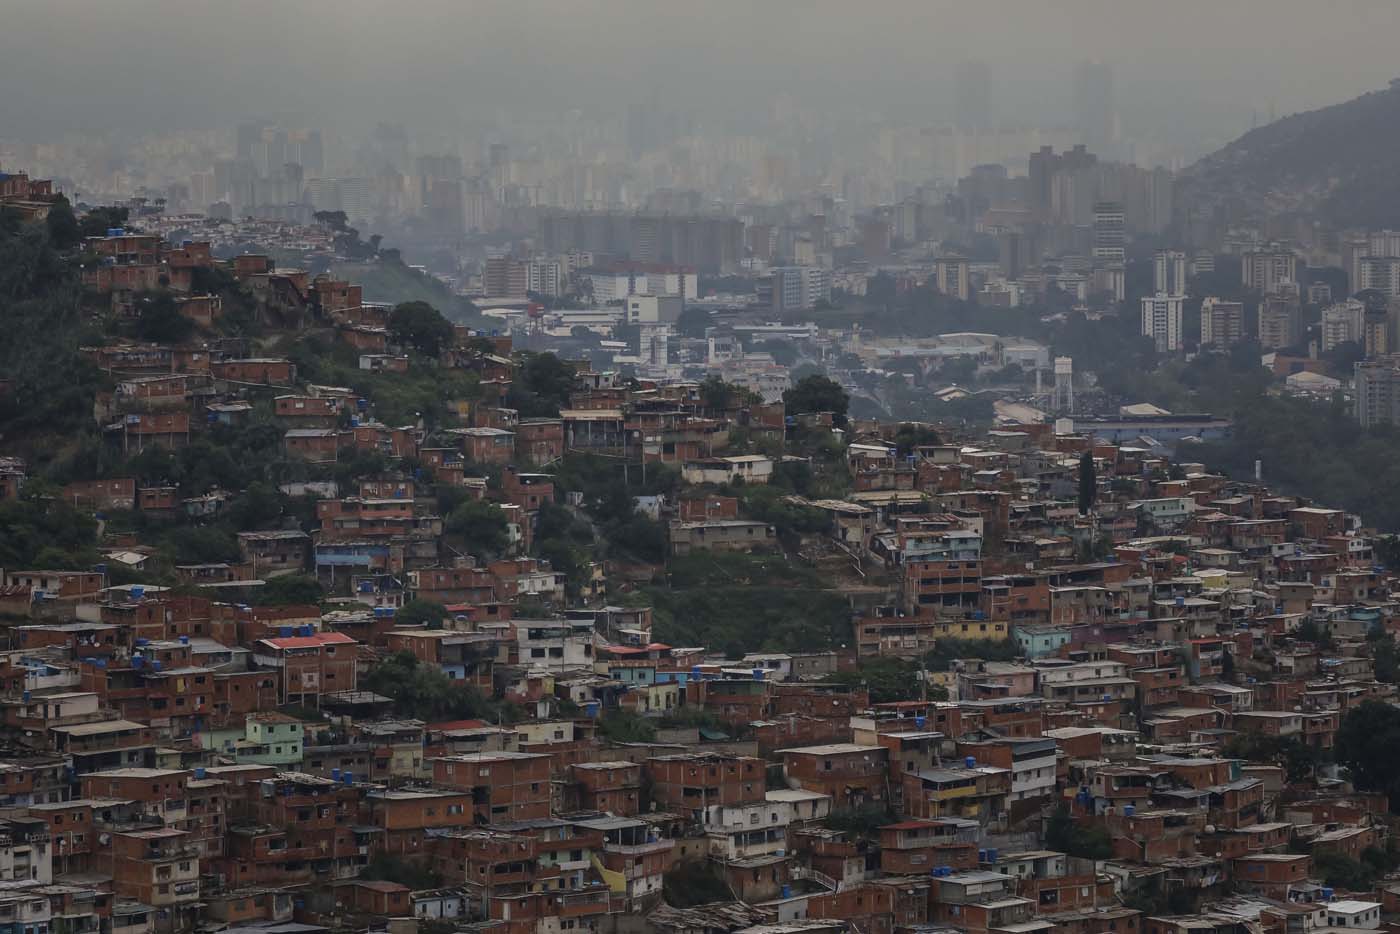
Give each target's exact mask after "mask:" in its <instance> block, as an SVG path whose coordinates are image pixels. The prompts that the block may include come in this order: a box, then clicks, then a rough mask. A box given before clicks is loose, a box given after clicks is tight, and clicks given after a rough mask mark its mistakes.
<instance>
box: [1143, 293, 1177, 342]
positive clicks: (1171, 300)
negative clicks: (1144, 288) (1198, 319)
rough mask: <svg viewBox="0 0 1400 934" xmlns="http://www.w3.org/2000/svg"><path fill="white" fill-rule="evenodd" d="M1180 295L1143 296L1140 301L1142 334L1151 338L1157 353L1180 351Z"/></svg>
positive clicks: (1158, 294)
mask: <svg viewBox="0 0 1400 934" xmlns="http://www.w3.org/2000/svg"><path fill="white" fill-rule="evenodd" d="M1184 301H1185V299H1184V298H1183V297H1182V296H1180V295H1167V294H1166V293H1165V292H1158V293H1157V294H1156V295H1145V296H1143V299H1142V334H1143V336H1144V337H1150V338H1152V342H1153V343H1154V344H1156V345H1157V352H1158V353H1173V352H1175V351H1178V350H1180V349H1181V306H1182V304H1183V302H1184Z"/></svg>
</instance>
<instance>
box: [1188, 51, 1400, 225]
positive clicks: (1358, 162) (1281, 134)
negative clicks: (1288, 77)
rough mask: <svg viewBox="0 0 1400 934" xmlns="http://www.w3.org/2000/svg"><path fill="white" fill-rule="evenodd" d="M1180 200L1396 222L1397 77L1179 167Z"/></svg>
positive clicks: (1399, 169) (1250, 210)
mask: <svg viewBox="0 0 1400 934" xmlns="http://www.w3.org/2000/svg"><path fill="white" fill-rule="evenodd" d="M1181 191H1182V196H1183V198H1184V199H1185V203H1186V204H1187V206H1188V207H1190V208H1193V209H1197V210H1202V209H1203V210H1210V209H1213V208H1216V207H1219V206H1222V205H1229V207H1230V210H1231V213H1232V215H1234V216H1238V212H1239V210H1240V209H1243V212H1244V214H1245V215H1258V214H1278V213H1287V212H1294V211H1296V212H1300V213H1311V214H1314V215H1316V216H1317V217H1319V218H1320V219H1322V220H1323V221H1326V222H1330V223H1332V224H1336V225H1341V226H1357V227H1378V228H1379V227H1396V226H1400V79H1397V80H1395V81H1392V82H1391V85H1390V87H1389V88H1386V89H1385V90H1382V91H1373V92H1371V93H1369V94H1363V95H1362V96H1361V97H1358V98H1356V99H1355V100H1350V101H1347V102H1346V103H1344V104H1334V105H1333V106H1331V107H1323V108H1321V109H1319V110H1310V111H1307V112H1305V113H1298V114H1294V115H1292V116H1289V117H1284V118H1283V119H1282V120H1277V121H1275V122H1273V123H1270V124H1267V125H1266V126H1261V127H1258V128H1257V129H1254V130H1250V131H1249V132H1248V133H1246V134H1245V135H1243V136H1241V137H1240V138H1239V139H1237V140H1235V141H1234V142H1233V143H1230V144H1229V145H1228V146H1226V147H1224V148H1223V149H1220V150H1218V151H1217V152H1215V153H1212V154H1211V155H1209V156H1206V157H1205V158H1204V159H1201V160H1200V161H1199V162H1197V163H1196V164H1195V165H1193V166H1191V167H1190V168H1189V169H1187V170H1186V171H1185V172H1184V173H1183V175H1182V180H1181Z"/></svg>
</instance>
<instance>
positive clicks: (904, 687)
mask: <svg viewBox="0 0 1400 934" xmlns="http://www.w3.org/2000/svg"><path fill="white" fill-rule="evenodd" d="M827 680H828V681H830V682H833V683H836V684H849V685H860V684H863V685H865V687H866V688H867V689H868V690H869V691H870V701H871V703H874V704H887V703H892V702H894V701H908V700H919V698H920V694H921V690H922V681H923V675H922V673H921V672H920V671H919V669H918V668H917V667H915V666H914V665H913V664H911V663H910V662H906V661H904V659H902V658H892V657H889V656H882V655H877V656H875V657H873V658H869V659H866V660H865V661H864V662H862V663H861V664H860V666H859V667H858V668H856V670H855V671H840V672H837V673H836V674H834V675H831V676H830V677H828V678H827Z"/></svg>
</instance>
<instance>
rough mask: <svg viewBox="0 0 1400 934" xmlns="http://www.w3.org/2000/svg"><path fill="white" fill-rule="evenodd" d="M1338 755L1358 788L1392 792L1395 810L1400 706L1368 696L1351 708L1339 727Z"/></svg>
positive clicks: (1399, 775) (1398, 793)
mask: <svg viewBox="0 0 1400 934" xmlns="http://www.w3.org/2000/svg"><path fill="white" fill-rule="evenodd" d="M1336 756H1337V761H1338V762H1340V763H1342V764H1343V765H1345V766H1346V767H1347V768H1348V769H1349V770H1350V771H1351V780H1352V783H1353V784H1354V785H1355V786H1356V787H1357V788H1358V789H1360V790H1362V791H1379V792H1384V793H1385V794H1387V795H1389V796H1390V800H1391V810H1392V811H1394V810H1395V805H1396V803H1397V801H1398V800H1400V708H1397V707H1392V706H1391V705H1390V704H1387V703H1384V702H1382V701H1374V700H1368V701H1366V702H1365V703H1363V704H1361V705H1360V706H1357V707H1353V708H1352V709H1351V710H1348V711H1347V713H1346V716H1344V717H1342V725H1341V727H1340V728H1338V730H1337V741H1336Z"/></svg>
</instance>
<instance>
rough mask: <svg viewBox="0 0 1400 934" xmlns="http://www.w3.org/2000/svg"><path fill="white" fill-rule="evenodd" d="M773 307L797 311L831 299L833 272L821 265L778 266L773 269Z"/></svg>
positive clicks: (780, 310)
mask: <svg viewBox="0 0 1400 934" xmlns="http://www.w3.org/2000/svg"><path fill="white" fill-rule="evenodd" d="M772 288H773V298H772V309H773V311H776V312H784V311H797V310H801V309H807V308H811V307H812V306H814V305H815V304H816V303H817V302H819V301H830V300H831V273H830V272H829V271H827V270H826V269H823V268H821V267H820V266H778V267H776V268H774V269H773V271H772Z"/></svg>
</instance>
